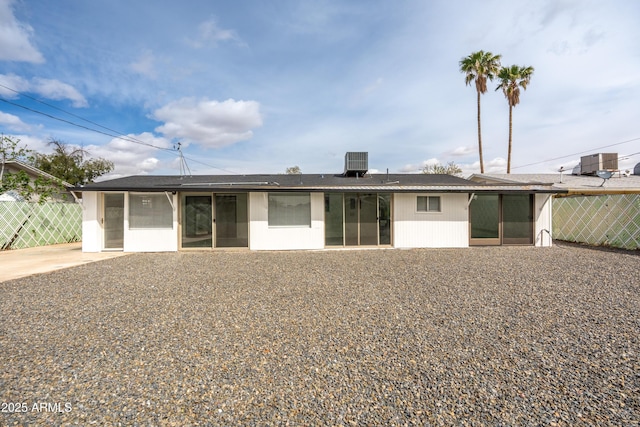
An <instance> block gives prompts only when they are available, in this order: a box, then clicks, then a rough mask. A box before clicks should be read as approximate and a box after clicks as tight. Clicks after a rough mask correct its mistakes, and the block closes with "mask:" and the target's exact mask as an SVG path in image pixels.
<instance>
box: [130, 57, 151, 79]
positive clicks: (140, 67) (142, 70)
mask: <svg viewBox="0 0 640 427" xmlns="http://www.w3.org/2000/svg"><path fill="white" fill-rule="evenodd" d="M130 67H131V69H132V70H133V71H135V72H136V73H138V74H142V75H143V76H147V77H150V78H152V79H154V78H156V69H155V57H154V56H153V53H152V52H150V51H146V52H144V53H143V54H142V55H141V56H140V57H139V58H138V60H137V61H135V62H132V63H131V64H130Z"/></svg>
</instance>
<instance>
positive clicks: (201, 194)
mask: <svg viewBox="0 0 640 427" xmlns="http://www.w3.org/2000/svg"><path fill="white" fill-rule="evenodd" d="M187 197H208V198H209V200H210V201H211V203H210V209H211V212H210V216H211V224H210V227H211V245H210V246H184V240H183V239H184V229H185V220H186V218H185V216H186V212H185V209H186V199H187ZM178 200H179V204H180V208H179V209H178V224H179V225H178V239H179V241H178V243H179V248H180V250H181V251H193V250H195V251H203V250H210V249H213V248H214V247H215V242H214V239H215V226H214V222H213V218H214V195H213V193H210V192H194V193H191V192H189V193H180V197H179V198H178Z"/></svg>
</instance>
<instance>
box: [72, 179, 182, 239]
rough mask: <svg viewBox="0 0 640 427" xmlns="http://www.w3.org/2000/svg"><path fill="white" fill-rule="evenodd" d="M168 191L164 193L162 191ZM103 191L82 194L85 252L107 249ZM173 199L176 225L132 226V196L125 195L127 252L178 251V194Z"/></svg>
mask: <svg viewBox="0 0 640 427" xmlns="http://www.w3.org/2000/svg"><path fill="white" fill-rule="evenodd" d="M161 194H164V193H161ZM102 195H103V193H101V192H93V191H86V192H84V193H83V194H82V206H83V212H82V251H83V252H100V251H103V250H104V228H103V224H104V221H103V219H104V210H103V207H102V200H103V197H102ZM170 196H171V198H172V202H173V222H172V228H165V229H160V228H149V229H131V228H130V227H129V197H128V194H127V193H125V197H124V245H123V246H124V247H123V250H124V252H167V251H177V250H178V211H177V209H178V197H177V196H176V195H170Z"/></svg>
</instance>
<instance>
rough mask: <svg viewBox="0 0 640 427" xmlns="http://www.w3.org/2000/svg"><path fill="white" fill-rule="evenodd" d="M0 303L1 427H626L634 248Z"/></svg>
mask: <svg viewBox="0 0 640 427" xmlns="http://www.w3.org/2000/svg"><path fill="white" fill-rule="evenodd" d="M0 291H1V301H0V350H1V354H0V363H1V367H0V401H1V402H2V405H3V408H2V409H3V411H4V412H3V413H0V425H34V424H40V425H169V426H172V425H176V426H185V425H409V426H411V425H432V426H445V425H446V426H450V425H461V426H471V425H473V426H484V425H488V426H515V425H522V426H528V425H532V426H538V425H543V426H580V425H585V426H587V425H589V426H592V425H625V426H637V425H639V420H640V254H638V253H633V252H621V251H606V250H596V249H589V248H584V247H578V246H573V245H566V244H562V245H556V246H555V247H554V248H532V247H498V248H469V249H446V250H435V249H434V250H357V251H325V252H261V253H255V252H213V253H211V252H192V253H184V252H183V253H166V254H133V255H129V256H126V257H121V258H115V259H111V260H107V261H102V262H96V263H93V264H88V265H83V266H80V267H76V268H70V269H66V270H61V271H57V272H53V273H49V274H42V275H38V276H33V277H29V278H24V279H18V280H14V281H10V282H5V283H0ZM16 410H24V411H25V412H15V411H16Z"/></svg>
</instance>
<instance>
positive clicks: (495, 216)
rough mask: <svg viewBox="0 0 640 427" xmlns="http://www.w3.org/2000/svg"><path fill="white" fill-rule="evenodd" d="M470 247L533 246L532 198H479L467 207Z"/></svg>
mask: <svg viewBox="0 0 640 427" xmlns="http://www.w3.org/2000/svg"><path fill="white" fill-rule="evenodd" d="M469 230H470V239H469V244H470V245H532V244H533V230H534V227H533V195H531V194H478V195H476V196H475V197H474V199H473V200H472V201H471V203H470V205H469Z"/></svg>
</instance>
